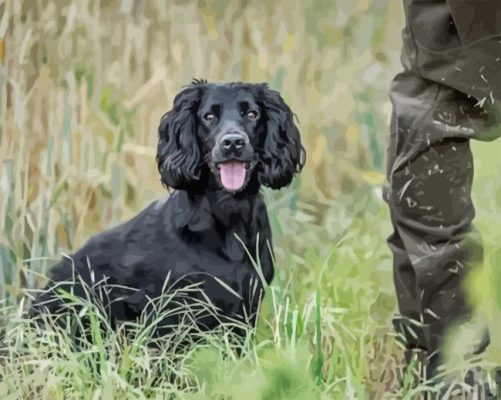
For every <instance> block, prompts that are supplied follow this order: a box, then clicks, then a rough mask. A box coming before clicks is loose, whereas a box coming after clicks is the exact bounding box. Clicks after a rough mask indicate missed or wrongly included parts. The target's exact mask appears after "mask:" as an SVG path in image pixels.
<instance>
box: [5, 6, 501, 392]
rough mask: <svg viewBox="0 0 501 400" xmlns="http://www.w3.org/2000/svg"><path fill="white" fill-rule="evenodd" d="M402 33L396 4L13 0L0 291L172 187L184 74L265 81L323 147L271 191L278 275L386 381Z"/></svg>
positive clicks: (483, 188)
mask: <svg viewBox="0 0 501 400" xmlns="http://www.w3.org/2000/svg"><path fill="white" fill-rule="evenodd" d="M402 27H403V10H402V7H401V3H400V2H398V1H393V0H376V1H369V0H337V1H334V0H307V1H304V0H301V1H300V0H287V1H285V0H283V1H265V0H255V1H246V0H234V1H230V0H213V1H209V0H199V1H181V0H169V1H160V0H152V1H144V0H123V1H64V0H58V1H55V0H38V1H0V118H1V126H0V268H1V270H0V271H1V273H0V298H1V299H4V301H5V302H7V303H9V304H16V303H17V302H18V301H19V300H20V298H21V297H22V294H23V290H24V289H26V288H33V287H36V286H37V285H39V284H40V282H41V280H40V277H39V276H38V274H42V275H43V274H45V273H46V271H47V267H48V266H49V265H50V264H51V263H52V260H53V259H56V258H58V257H60V256H61V253H62V252H64V253H68V252H71V250H72V249H76V248H78V247H79V246H80V245H82V243H83V242H84V241H85V240H86V239H87V238H88V237H89V236H90V235H93V234H96V233H97V232H99V231H101V230H103V229H106V228H109V227H111V226H114V225H116V224H118V223H119V222H121V221H125V220H126V219H128V218H130V217H132V216H133V215H135V214H136V213H137V212H138V211H139V210H140V209H142V208H143V207H145V206H146V205H147V204H149V203H150V202H152V201H153V200H155V199H156V198H158V197H160V196H162V195H163V194H165V193H166V190H165V189H164V188H163V187H162V186H161V184H160V181H159V176H158V172H157V168H156V164H155V160H154V156H155V151H156V140H157V127H158V123H159V120H160V117H161V116H162V114H163V113H165V112H166V111H167V110H169V109H170V107H171V105H172V101H173V98H174V96H175V95H176V93H178V92H179V91H180V89H181V88H182V86H183V85H186V84H188V83H189V82H190V81H191V79H192V78H205V79H208V80H209V81H213V82H225V81H249V82H263V81H266V82H268V83H269V84H270V85H271V87H272V88H274V89H277V90H279V91H280V92H281V93H282V95H283V97H284V98H285V100H286V101H287V103H288V104H289V105H290V106H291V108H292V110H293V111H294V112H295V113H296V114H297V117H298V119H299V121H300V130H301V133H302V138H303V143H304V145H305V147H306V150H307V154H308V157H307V164H306V167H305V169H304V171H303V173H302V174H301V176H300V178H299V179H297V180H296V181H295V182H294V184H293V185H292V186H291V187H290V188H287V189H284V190H282V191H280V192H276V193H275V192H270V191H265V195H266V197H267V200H268V204H269V211H270V215H271V219H272V224H273V229H274V234H275V248H276V253H277V270H278V273H277V276H276V278H275V283H274V285H275V286H276V288H277V291H281V292H280V293H282V294H281V295H282V296H284V298H285V297H287V298H288V299H290V301H291V304H295V307H296V309H299V310H302V309H303V307H306V305H307V304H308V301H310V300H311V299H312V298H314V297H315V293H316V294H317V295H318V294H320V296H321V297H319V298H317V300H319V299H320V301H321V302H322V305H323V307H324V320H323V321H324V322H323V323H324V324H325V326H326V328H325V330H324V335H325V338H326V339H325V357H326V360H329V359H330V358H329V357H333V358H332V364H331V366H332V365H337V364H336V362H335V359H336V357H337V356H336V353H335V352H334V351H333V349H334V348H340V346H341V347H342V348H343V349H344V350H343V354H344V356H345V357H354V359H356V358H357V357H358V358H360V357H361V358H363V359H364V360H365V361H364V363H359V364H358V367H354V368H355V370H354V372H353V374H354V376H359V377H360V379H361V381H367V380H368V381H369V382H373V383H372V384H370V385H369V386H370V387H371V390H372V391H373V392H374V393H376V392H377V391H378V390H379V391H384V390H387V389H388V386H385V385H390V386H391V384H392V383H391V378H388V376H389V375H386V377H387V379H389V380H390V383H388V384H387V383H383V384H382V383H381V379H382V378H381V377H380V374H381V371H385V369H386V368H390V369H391V368H393V367H392V365H394V364H395V363H398V357H397V356H396V355H395V354H397V355H398V349H396V347H395V345H394V341H393V338H392V336H391V335H392V330H391V326H390V318H391V315H392V313H393V312H394V311H395V300H394V290H393V284H392V273H391V258H390V253H389V250H388V249H387V247H386V244H385V239H386V237H387V236H388V235H389V234H390V232H391V225H390V223H389V219H388V213H387V210H386V206H385V205H384V204H383V203H382V201H381V186H382V184H383V182H384V168H385V149H386V137H387V132H388V122H389V116H390V113H391V105H390V102H389V98H388V91H389V85H390V82H391V79H392V77H393V76H394V75H395V74H396V73H397V72H398V71H400V70H401V66H400V61H399V54H400V46H401V30H402ZM496 146H499V144H494V145H485V144H484V145H480V144H475V148H474V151H475V154H476V155H477V164H476V165H477V180H476V183H475V185H476V186H475V198H476V201H477V206H478V218H477V221H478V225H479V227H480V229H481V232H482V234H483V235H484V239H485V241H486V246H487V262H486V268H484V269H483V270H482V272H478V273H477V274H476V275H475V277H474V279H473V280H472V282H473V283H472V284H471V287H472V292H471V293H472V294H473V295H474V298H475V301H477V302H478V304H481V305H482V306H483V307H484V308H485V310H486V311H487V313H488V315H489V318H490V321H491V322H492V323H493V324H494V325H496V324H497V322H493V321H498V322H499V310H500V309H501V294H500V291H499V290H498V289H499V287H500V285H501V272H499V265H497V266H496V268H497V269H496V268H494V267H493V266H495V265H496V264H497V263H498V262H497V260H499V258H501V253H499V250H498V240H499V239H500V231H499V226H500V225H499V224H500V223H501V220H500V216H499V215H501V214H500V213H499V211H500V208H501V207H500V205H501V183H500V182H499V180H498V179H496V178H497V173H495V174H493V171H499V169H500V168H501V161H500V160H499V157H498V156H497V153H498V152H496ZM498 149H499V148H498ZM478 154H482V162H481V163H480V158H479V156H478ZM493 175H496V177H495V176H493ZM498 253H499V254H498ZM496 271H497V272H496ZM287 301H289V300H287ZM496 304H497V305H499V306H500V307H497V306H496ZM269 307H271V306H269ZM292 309H293V307H292V305H291V310H292ZM305 309H306V308H305ZM266 310H267V309H266V307H265V309H264V311H263V315H264V316H263V318H265V319H266V318H267V317H266V315H267V311H266ZM498 329H499V326H498ZM299 335H300V333H299ZM500 336H501V335H500ZM374 337H375V338H376V339H374ZM388 338H389V339H388ZM368 341H369V342H370V346H369V347H367V348H365V347H364V343H369V342H368ZM352 342H353V343H354V344H353V345H352V344H351V343H352ZM494 342H495V343H494V346H492V348H491V353H490V357H491V359H496V360H499V359H501V357H500V353H499V347H496V340H494ZM368 348H370V349H372V350H370V351H369V350H368ZM496 348H497V349H498V350H496ZM392 357H393V358H392ZM395 360H397V361H395ZM338 361H339V360H338ZM353 365H355V364H353ZM325 368H326V369H327V370H328V369H329V367H328V366H327V367H325ZM357 368H358V369H357ZM334 370H335V368H334V367H332V368H331V373H333V372H332V371H334ZM324 374H329V371H326V372H325V373H324ZM357 374H358V375H357ZM325 376H327V375H325ZM383 381H384V379H383ZM384 382H386V381H384ZM381 385H382V386H381Z"/></svg>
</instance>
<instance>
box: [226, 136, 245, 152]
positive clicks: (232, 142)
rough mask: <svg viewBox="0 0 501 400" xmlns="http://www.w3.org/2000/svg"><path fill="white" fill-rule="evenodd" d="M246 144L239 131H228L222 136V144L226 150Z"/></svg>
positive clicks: (239, 147)
mask: <svg viewBox="0 0 501 400" xmlns="http://www.w3.org/2000/svg"><path fill="white" fill-rule="evenodd" d="M244 145H245V139H244V137H243V136H242V135H240V134H239V133H227V134H226V135H224V136H223V137H222V138H221V146H222V147H223V149H225V150H239V149H241V148H242V147H243V146H244Z"/></svg>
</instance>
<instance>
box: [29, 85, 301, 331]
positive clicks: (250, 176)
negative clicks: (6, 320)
mask: <svg viewBox="0 0 501 400" xmlns="http://www.w3.org/2000/svg"><path fill="white" fill-rule="evenodd" d="M158 133H159V140H158V152H157V163H158V169H159V172H160V175H161V181H162V183H163V184H164V185H166V186H168V187H170V188H173V189H175V191H174V192H173V193H172V194H171V195H170V196H169V197H168V198H165V199H162V200H158V201H156V202H154V203H152V204H151V205H150V206H148V207H147V208H146V209H145V210H143V211H142V212H141V213H139V215H137V216H136V217H134V218H133V219H132V220H130V221H128V222H126V223H125V224H123V225H120V226H118V227H116V228H114V229H111V230H109V231H106V232H103V233H101V234H99V235H97V236H95V237H94V238H92V239H90V240H89V241H88V242H87V243H86V244H85V245H84V246H83V248H81V249H80V250H78V251H77V252H76V253H75V254H74V255H72V257H71V260H69V259H67V260H63V261H61V262H60V263H59V264H58V265H57V266H55V267H54V268H53V269H52V273H51V282H50V284H49V286H48V287H47V290H46V291H45V292H44V293H43V294H41V295H40V296H39V297H38V298H37V300H36V302H35V303H34V305H33V306H32V313H35V314H37V313H40V312H49V313H52V314H57V313H59V312H60V311H61V310H62V309H63V303H64V301H62V300H61V299H59V298H56V296H55V295H54V288H55V287H56V286H57V285H60V287H61V286H62V288H63V289H65V290H67V291H68V290H70V289H71V290H72V291H73V292H74V293H75V294H76V295H77V296H84V291H83V289H82V287H81V285H80V284H79V283H78V282H77V283H74V284H72V283H64V284H61V283H62V282H68V281H70V282H71V281H72V279H73V277H74V273H75V271H76V273H77V275H78V276H79V277H80V279H81V280H82V281H83V282H85V283H86V284H88V285H90V286H92V285H93V283H94V282H99V281H102V280H104V281H105V282H106V284H107V285H110V288H111V289H110V290H109V293H108V295H107V297H106V298H107V300H106V302H107V304H106V305H105V306H106V308H107V310H108V312H109V316H110V318H111V321H112V322H113V323H114V322H117V321H124V320H125V321H127V320H129V321H130V320H135V319H136V318H137V317H138V316H139V315H140V314H141V312H142V311H143V310H144V309H145V307H147V305H148V303H149V301H150V299H154V298H156V297H158V296H160V295H161V293H162V290H163V288H164V285H165V281H166V279H167V278H168V279H169V280H170V282H171V283H172V284H173V285H174V286H175V287H177V288H179V287H184V286H186V285H188V284H192V283H197V284H199V285H200V288H201V289H202V290H203V292H204V294H205V296H206V298H208V299H209V300H210V301H211V302H212V304H213V305H214V306H216V307H217V309H218V312H219V314H220V315H221V317H228V318H231V319H237V320H242V319H245V321H246V322H247V323H251V324H252V323H254V319H255V317H256V311H257V306H258V303H259V301H260V298H261V294H262V289H263V283H264V282H261V280H260V278H259V274H258V272H257V271H256V268H255V266H253V264H252V262H251V260H250V258H249V256H248V254H247V253H246V251H245V249H244V245H245V247H246V248H247V250H248V251H249V252H250V253H251V254H252V255H255V254H256V249H259V254H257V257H258V258H259V261H260V266H261V269H262V277H264V280H265V281H266V283H268V284H269V283H270V282H271V280H272V278H273V263H272V256H271V254H270V252H271V230H270V226H269V223H268V215H267V210H266V206H265V204H264V202H263V198H262V196H261V194H260V192H259V188H260V186H261V185H264V186H267V187H270V188H273V189H278V188H281V187H283V186H286V185H288V184H290V183H291V181H292V179H293V176H294V175H295V174H296V173H298V172H299V171H300V170H301V168H302V166H303V164H304V149H303V147H302V145H301V141H300V136H299V131H298V129H297V127H296V125H295V123H294V121H293V113H292V112H291V110H290V108H289V107H288V106H287V105H286V104H285V102H284V101H283V99H282V97H281V96H280V94H279V93H278V92H276V91H274V90H271V89H269V88H268V86H267V85H266V84H246V83H227V84H212V83H207V82H206V81H194V82H193V83H192V84H191V85H189V86H188V87H186V88H185V89H184V90H183V91H181V93H179V94H178V95H177V96H176V97H175V100H174V106H173V109H172V110H171V111H169V112H168V113H167V114H165V115H164V116H163V118H162V119H161V122H160V127H159V132H158ZM225 138H229V139H225ZM235 138H236V139H235ZM228 160H233V161H239V162H242V163H245V165H246V174H245V182H244V184H243V186H242V187H240V188H232V189H231V190H228V189H227V188H225V187H224V185H223V183H222V178H221V176H220V166H221V163H224V162H226V161H228ZM237 236H238V238H240V240H241V241H242V242H243V244H244V245H243V244H242V243H241V242H240V240H239V239H238V238H237ZM72 265H74V269H73V268H72ZM221 282H222V283H221ZM167 286H169V285H167ZM124 287H128V288H131V290H130V291H129V290H128V289H125V288H124ZM228 287H229V288H231V290H229V289H228ZM205 296H204V295H202V297H205ZM217 321H218V319H214V318H205V319H204V320H202V319H201V320H199V321H197V323H198V324H200V325H201V326H202V327H203V328H204V329H206V328H208V329H210V328H213V327H215V326H217V324H218V322H217ZM172 323H176V320H175V319H173V320H170V321H164V323H163V324H161V325H162V326H164V327H165V326H168V325H169V324H172ZM162 332H164V331H163V330H162V329H160V328H159V330H158V334H162Z"/></svg>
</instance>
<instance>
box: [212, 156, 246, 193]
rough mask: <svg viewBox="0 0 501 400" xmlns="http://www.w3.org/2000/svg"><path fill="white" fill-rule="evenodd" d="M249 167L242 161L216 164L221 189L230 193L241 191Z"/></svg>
mask: <svg viewBox="0 0 501 400" xmlns="http://www.w3.org/2000/svg"><path fill="white" fill-rule="evenodd" d="M249 167H250V164H249V163H247V162H243V161H226V162H223V163H219V164H217V168H218V170H219V177H220V179H221V184H222V185H223V187H224V188H225V189H226V190H228V191H231V192H235V191H237V190H240V189H242V188H243V186H244V185H245V180H246V179H245V178H246V177H247V170H248V169H249Z"/></svg>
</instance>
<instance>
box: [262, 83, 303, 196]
mask: <svg viewBox="0 0 501 400" xmlns="http://www.w3.org/2000/svg"><path fill="white" fill-rule="evenodd" d="M257 100H258V103H260V105H261V108H262V112H263V123H264V129H265V131H266V132H265V138H264V142H263V143H262V148H263V154H261V171H260V173H259V181H260V182H261V184H262V185H264V186H268V187H270V188H272V189H279V188H281V187H283V186H287V185H289V184H290V183H291V182H292V178H293V177H294V174H296V173H299V172H300V171H301V169H302V168H303V165H304V163H305V158H306V152H305V150H304V148H303V146H302V145H301V138H300V135H299V129H298V128H297V126H296V124H295V123H294V114H293V113H292V111H291V109H290V108H289V106H288V105H287V104H286V103H285V101H284V100H283V99H282V97H281V96H280V93H278V92H277V91H275V90H271V89H269V88H268V85H266V84H261V85H258V95H257Z"/></svg>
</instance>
